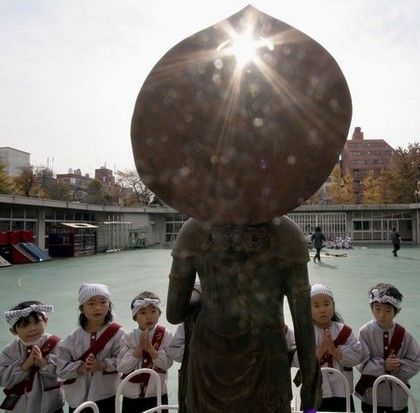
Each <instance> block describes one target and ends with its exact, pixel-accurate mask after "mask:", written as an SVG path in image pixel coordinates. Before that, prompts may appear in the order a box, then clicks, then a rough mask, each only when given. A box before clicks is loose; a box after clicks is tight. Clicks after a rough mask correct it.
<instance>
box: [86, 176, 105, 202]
mask: <svg viewBox="0 0 420 413" xmlns="http://www.w3.org/2000/svg"><path fill="white" fill-rule="evenodd" d="M85 201H86V202H87V203H88V204H98V205H103V204H104V203H105V193H104V189H103V187H102V184H101V182H100V181H98V180H97V179H94V180H93V181H92V182H90V183H89V186H88V189H87V195H86V199H85Z"/></svg>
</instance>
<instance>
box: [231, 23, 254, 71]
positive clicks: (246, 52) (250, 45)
mask: <svg viewBox="0 0 420 413" xmlns="http://www.w3.org/2000/svg"><path fill="white" fill-rule="evenodd" d="M232 40H233V44H232V46H231V48H230V52H231V53H232V54H233V55H234V56H235V58H236V63H237V65H238V66H240V67H243V66H245V65H246V64H247V63H248V62H250V61H252V60H254V59H255V57H256V50H257V42H256V40H255V39H254V37H253V35H252V33H251V31H245V32H242V33H240V34H237V35H236V36H235V37H234V38H233V39H232Z"/></svg>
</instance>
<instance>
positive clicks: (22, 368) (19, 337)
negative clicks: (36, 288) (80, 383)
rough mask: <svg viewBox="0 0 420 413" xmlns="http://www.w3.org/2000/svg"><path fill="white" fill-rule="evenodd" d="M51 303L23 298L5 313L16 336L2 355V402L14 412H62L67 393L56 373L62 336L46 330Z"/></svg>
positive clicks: (2, 406) (0, 357)
mask: <svg viewBox="0 0 420 413" xmlns="http://www.w3.org/2000/svg"><path fill="white" fill-rule="evenodd" d="M52 311H53V306H52V305H46V304H42V303H41V302H39V301H24V302H22V303H20V304H18V305H16V306H14V307H13V308H12V309H11V310H9V311H6V312H5V313H4V315H5V318H6V321H7V323H8V324H9V325H10V332H11V333H12V334H13V335H14V336H16V339H15V340H13V341H12V342H11V343H10V344H9V345H8V346H7V347H6V348H5V349H4V350H3V351H2V353H1V355H0V386H1V387H4V388H5V389H4V392H5V393H6V398H5V399H4V400H3V402H2V403H1V405H0V409H4V411H13V412H15V413H50V412H54V413H62V412H63V405H64V394H63V389H62V386H61V381H60V380H58V378H57V374H56V359H57V357H56V351H57V344H58V342H59V340H60V338H59V337H57V336H54V335H52V334H48V333H47V332H46V327H47V322H48V318H47V313H49V312H52Z"/></svg>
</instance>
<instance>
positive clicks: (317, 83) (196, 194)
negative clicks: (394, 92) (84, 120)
mask: <svg viewBox="0 0 420 413" xmlns="http://www.w3.org/2000/svg"><path fill="white" fill-rule="evenodd" d="M243 32H247V33H248V38H251V37H252V38H253V39H255V40H253V43H252V47H253V48H254V51H253V53H254V54H253V55H252V54H249V53H251V52H252V51H250V50H247V49H246V47H245V49H244V47H242V46H241V47H242V49H240V48H239V46H238V45H240V43H239V39H240V38H241V37H240V36H241V33H243ZM245 53H248V54H249V55H248V56H245ZM247 57H248V60H247V61H246V58H247ZM350 120H351V97H350V93H349V89H348V87H347V83H346V81H345V78H344V76H343V74H342V72H341V70H340V68H339V66H338V65H337V63H336V62H335V60H334V59H333V57H332V56H331V55H330V54H329V53H328V52H327V51H326V50H325V49H324V48H323V47H322V46H320V45H319V44H318V43H317V42H316V41H314V40H313V39H311V38H310V37H308V36H307V35H305V34H304V33H302V32H300V31H299V30H297V29H295V28H293V27H291V26H289V25H287V24H285V23H283V22H281V21H279V20H277V19H274V18H272V17H270V16H268V15H266V14H264V13H261V12H259V11H258V10H256V9H254V8H253V7H251V6H248V7H246V8H245V9H243V10H241V11H240V12H239V13H237V14H235V15H233V16H231V17H229V18H228V19H226V20H225V21H222V22H220V23H218V24H216V25H214V26H211V27H209V28H207V29H205V30H203V31H200V32H198V33H196V34H194V35H193V36H190V37H188V38H187V39H185V40H183V41H181V42H180V43H178V44H177V45H176V46H175V47H173V48H172V49H171V50H169V51H168V52H167V53H166V54H165V55H164V56H163V58H162V59H161V60H160V61H159V62H158V63H157V64H156V66H155V67H154V68H153V70H152V71H151V73H150V74H149V76H148V77H147V79H146V81H145V83H144V85H143V87H142V89H141V91H140V93H139V96H138V98H137V102H136V106H135V110H134V114H133V119H132V127H131V137H132V145H133V153H134V158H135V162H136V166H137V169H138V171H139V174H140V176H141V177H142V178H143V180H144V182H145V184H146V185H147V186H148V187H149V188H150V189H151V190H152V191H153V192H154V193H155V194H157V195H158V196H159V197H160V198H161V199H162V200H164V201H165V202H166V203H167V204H168V205H170V206H172V207H173V208H175V209H177V210H179V211H180V212H182V213H184V214H187V215H190V216H192V217H194V218H197V219H199V220H202V221H208V222H213V223H219V224H226V223H234V224H257V223H261V222H267V221H270V220H271V219H272V218H274V217H275V216H279V215H282V214H284V213H287V212H288V211H291V210H293V209H294V208H296V207H297V206H298V205H300V204H301V203H302V202H304V200H306V199H307V198H308V197H310V196H311V195H312V194H313V193H314V192H315V191H316V190H317V189H318V188H319V187H320V186H321V185H322V183H323V182H324V181H325V180H326V178H327V177H328V175H329V173H330V171H331V169H332V168H333V166H334V164H335V162H336V161H337V159H338V156H339V154H340V152H341V150H342V147H343V145H344V143H345V140H346V137H347V133H348V129H349V125H350Z"/></svg>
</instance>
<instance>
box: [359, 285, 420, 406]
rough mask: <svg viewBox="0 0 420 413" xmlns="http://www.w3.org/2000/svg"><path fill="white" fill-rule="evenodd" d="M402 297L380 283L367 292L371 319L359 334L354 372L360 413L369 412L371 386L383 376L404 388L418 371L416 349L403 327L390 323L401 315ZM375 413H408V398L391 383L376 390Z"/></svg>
mask: <svg viewBox="0 0 420 413" xmlns="http://www.w3.org/2000/svg"><path fill="white" fill-rule="evenodd" d="M402 298H403V296H402V294H401V293H400V292H399V291H398V290H397V288H395V287H394V286H393V285H391V284H385V283H380V284H377V285H375V286H373V287H372V288H371V289H370V291H369V304H370V308H371V311H372V314H373V317H374V319H373V320H372V321H369V322H368V323H366V324H365V325H364V326H363V327H361V329H360V330H359V341H360V343H361V345H362V348H363V360H362V363H361V364H360V366H359V367H358V369H359V370H360V374H361V377H360V380H359V381H358V382H357V384H356V388H355V390H356V392H355V395H356V396H357V397H359V398H360V399H361V400H362V411H363V412H372V410H373V407H372V406H373V401H372V386H373V383H374V381H375V380H376V379H377V378H378V377H379V376H381V375H383V374H391V375H393V376H395V377H397V378H399V379H400V380H402V381H403V382H404V383H405V384H406V385H408V380H409V379H410V378H411V377H413V376H415V375H416V374H417V373H418V372H419V371H420V347H419V345H418V344H417V342H416V340H415V338H414V337H413V335H412V334H411V333H409V332H408V331H407V330H406V329H405V328H404V327H403V326H401V325H400V324H397V323H396V322H394V317H395V316H396V315H397V314H398V313H399V312H400V311H401V300H402ZM377 394H378V412H379V413H397V412H398V413H406V412H408V408H407V402H408V396H407V394H406V393H405V391H404V390H403V389H402V388H401V387H400V386H399V385H398V384H397V383H393V382H385V381H383V382H382V383H380V384H379V386H378V393H377Z"/></svg>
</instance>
